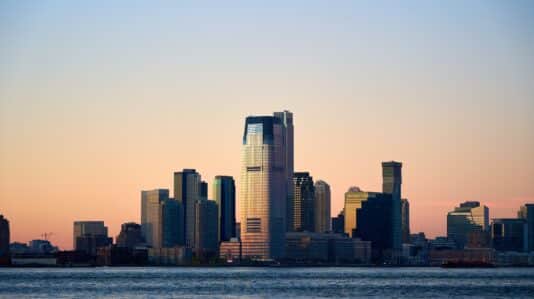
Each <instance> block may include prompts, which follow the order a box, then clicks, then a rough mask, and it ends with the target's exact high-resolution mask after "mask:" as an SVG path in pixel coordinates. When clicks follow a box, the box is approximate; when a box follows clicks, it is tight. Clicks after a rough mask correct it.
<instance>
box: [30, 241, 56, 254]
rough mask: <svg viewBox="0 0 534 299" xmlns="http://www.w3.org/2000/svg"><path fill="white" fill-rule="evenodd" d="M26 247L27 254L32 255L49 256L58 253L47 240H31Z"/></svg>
mask: <svg viewBox="0 0 534 299" xmlns="http://www.w3.org/2000/svg"><path fill="white" fill-rule="evenodd" d="M28 245H29V246H28V253H33V254H50V253H56V252H58V251H59V250H58V248H57V246H54V245H52V243H50V241H48V240H39V239H37V240H31V241H30V242H29V243H28Z"/></svg>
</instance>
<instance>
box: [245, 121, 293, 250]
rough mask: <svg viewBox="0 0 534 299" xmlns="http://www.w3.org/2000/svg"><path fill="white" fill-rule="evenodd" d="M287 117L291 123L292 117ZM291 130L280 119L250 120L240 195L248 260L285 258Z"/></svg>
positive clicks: (246, 129) (247, 125)
mask: <svg viewBox="0 0 534 299" xmlns="http://www.w3.org/2000/svg"><path fill="white" fill-rule="evenodd" d="M285 115H286V116H287V117H286V120H288V121H289V120H290V118H289V116H291V115H290V113H287V112H286V113H285ZM291 120H292V118H291ZM291 123H292V122H291ZM289 130H290V129H289V122H288V125H287V126H286V125H285V124H284V123H283V121H282V120H281V119H280V118H279V117H272V116H249V117H247V119H246V122H245V130H244V135H243V147H242V168H241V191H240V192H241V193H240V214H241V217H240V218H241V221H240V222H241V241H242V250H243V256H244V257H246V258H252V259H260V260H272V259H277V258H282V257H283V256H284V243H285V231H286V221H285V220H286V219H285V218H286V207H287V201H288V196H289V195H288V186H289V182H290V181H289V180H288V172H289V171H288V165H287V164H288V161H289V160H292V158H291V159H289V158H288V157H286V155H287V154H290V153H289V149H288V148H287V146H288V144H289V143H291V144H292V142H289V141H288V140H287V139H288V138H289V136H288V134H289ZM291 137H292V136H291ZM291 154H292V153H291ZM291 175H292V174H291Z"/></svg>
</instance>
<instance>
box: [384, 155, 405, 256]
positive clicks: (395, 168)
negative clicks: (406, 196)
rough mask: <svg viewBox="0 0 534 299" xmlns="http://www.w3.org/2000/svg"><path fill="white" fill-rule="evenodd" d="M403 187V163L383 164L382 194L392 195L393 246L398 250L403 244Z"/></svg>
mask: <svg viewBox="0 0 534 299" xmlns="http://www.w3.org/2000/svg"><path fill="white" fill-rule="evenodd" d="M401 185H402V163H400V162H395V161H391V162H382V192H383V193H385V194H391V200H392V208H391V215H392V216H391V217H392V221H393V236H392V237H393V244H392V246H393V248H394V249H396V250H400V249H401V244H402V216H401V196H402V194H401Z"/></svg>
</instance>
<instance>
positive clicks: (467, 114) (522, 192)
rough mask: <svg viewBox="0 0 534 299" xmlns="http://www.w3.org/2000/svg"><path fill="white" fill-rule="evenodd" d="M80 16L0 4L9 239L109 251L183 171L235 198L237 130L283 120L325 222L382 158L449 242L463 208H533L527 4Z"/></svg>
mask: <svg viewBox="0 0 534 299" xmlns="http://www.w3.org/2000/svg"><path fill="white" fill-rule="evenodd" d="M81 2H82V1H1V2H0V214H4V215H5V216H6V217H7V218H8V219H9V220H10V223H11V231H12V237H11V239H12V241H22V242H27V241H29V240H31V239H35V238H39V237H40V235H41V234H42V233H44V232H53V233H54V235H53V236H52V237H51V240H52V241H53V242H54V243H56V244H58V245H60V246H61V247H62V248H65V249H68V248H70V247H71V246H72V245H71V244H72V222H73V221H74V220H104V221H105V222H106V224H107V225H108V226H109V228H110V233H111V235H112V236H113V237H115V236H116V235H117V233H118V232H119V230H120V224H121V223H123V222H127V221H136V222H139V221H140V190H142V189H152V188H158V187H162V188H171V187H172V186H171V184H172V173H173V171H176V170H181V169H182V168H196V169H197V170H198V171H199V172H200V173H201V174H202V177H203V179H205V180H207V181H208V182H209V183H210V188H211V183H212V180H213V178H214V176H215V175H220V174H224V175H232V176H234V177H236V179H237V184H238V185H239V170H240V150H241V138H242V133H243V126H244V120H245V117H246V116H248V115H259V114H271V113H272V112H273V111H278V110H283V109H288V110H291V111H292V112H293V113H294V118H295V170H299V171H302V170H307V171H310V172H311V174H312V175H313V177H314V179H323V180H325V181H327V182H328V183H329V184H330V185H331V188H332V202H333V203H332V213H333V214H337V213H338V212H339V210H340V209H341V207H342V205H343V194H344V192H345V191H346V190H347V189H348V188H349V187H350V186H353V185H355V186H359V187H360V188H362V189H363V190H366V191H380V190H381V168H380V167H381V165H380V163H381V161H384V160H397V161H402V162H403V163H404V166H403V176H404V182H403V183H404V184H403V196H404V197H407V198H409V200H410V205H411V229H412V232H418V231H424V232H426V233H427V235H428V236H436V235H442V234H445V233H446V227H445V225H446V212H447V211H449V210H451V209H452V208H453V207H454V206H456V205H458V203H459V202H462V201H466V200H479V201H481V202H482V203H483V204H486V205H487V206H488V207H489V208H490V217H491V218H494V217H515V216H516V211H517V210H518V208H519V206H520V205H522V204H524V203H526V202H534V116H533V115H534V4H533V2H532V1H416V2H404V1H403V3H402V4H401V3H399V1H387V2H377V1H354V2H350V1H292V4H285V3H284V2H285V1H280V2H278V1H261V2H256V1H242V2H234V1H229V2H226V1H213V2H207V1H192V2H189V3H185V2H179V3H175V2H174V1H163V2H159V1H143V2H141V1H139V2H137V1H124V2H122V1H111V2H113V3H108V1H88V3H81ZM176 2H178V1H176ZM249 2H254V3H249ZM210 197H211V192H210ZM238 200H239V199H238Z"/></svg>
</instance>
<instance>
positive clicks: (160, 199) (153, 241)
mask: <svg viewBox="0 0 534 299" xmlns="http://www.w3.org/2000/svg"><path fill="white" fill-rule="evenodd" d="M168 199H169V190H167V189H154V190H148V191H141V231H142V232H143V236H144V238H145V240H146V243H147V245H148V246H151V247H154V248H161V247H164V243H163V225H164V223H163V216H164V215H163V204H164V202H165V201H166V200H168Z"/></svg>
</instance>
